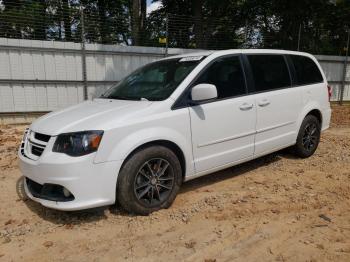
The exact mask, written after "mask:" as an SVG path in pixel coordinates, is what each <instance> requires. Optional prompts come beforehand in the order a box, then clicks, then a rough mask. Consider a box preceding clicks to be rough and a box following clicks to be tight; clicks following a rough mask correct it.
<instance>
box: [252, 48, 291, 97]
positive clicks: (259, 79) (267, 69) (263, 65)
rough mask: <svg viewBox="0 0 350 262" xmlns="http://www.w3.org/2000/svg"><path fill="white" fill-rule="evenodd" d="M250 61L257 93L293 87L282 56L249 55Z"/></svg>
mask: <svg viewBox="0 0 350 262" xmlns="http://www.w3.org/2000/svg"><path fill="white" fill-rule="evenodd" d="M248 60H249V62H250V66H251V69H252V73H253V78H254V83H255V91H256V92H260V91H265V90H273V89H278V88H283V87H289V86H290V85H291V82H290V76H289V72H288V68H287V65H286V62H285V60H284V57H283V56H282V55H248Z"/></svg>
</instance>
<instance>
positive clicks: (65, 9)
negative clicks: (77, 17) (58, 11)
mask: <svg viewBox="0 0 350 262" xmlns="http://www.w3.org/2000/svg"><path fill="white" fill-rule="evenodd" d="M69 11H70V10H69V5H68V0H62V21H63V23H64V36H65V40H66V41H72V31H71V24H70V12H69Z"/></svg>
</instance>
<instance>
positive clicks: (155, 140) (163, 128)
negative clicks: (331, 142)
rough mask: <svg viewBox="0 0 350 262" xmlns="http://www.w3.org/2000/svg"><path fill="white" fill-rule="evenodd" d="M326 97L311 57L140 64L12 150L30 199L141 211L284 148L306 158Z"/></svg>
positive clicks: (57, 205) (324, 123)
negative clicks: (187, 184)
mask: <svg viewBox="0 0 350 262" xmlns="http://www.w3.org/2000/svg"><path fill="white" fill-rule="evenodd" d="M330 94H331V90H330V87H329V86H328V85H327V81H326V78H325V75H324V73H323V72H322V69H321V67H320V65H319V63H318V62H317V60H316V59H315V58H314V57H313V56H312V55H310V54H306V53H299V52H292V51H282V50H254V49H251V50H225V51H217V52H201V53H194V54H186V55H179V56H173V57H169V58H165V59H162V60H160V61H157V62H153V63H150V64H148V65H145V66H143V67H141V68H140V69H138V70H136V71H135V72H133V73H132V74H130V75H129V76H127V77H125V78H124V79H123V80H122V81H121V82H119V83H118V84H116V85H115V86H112V87H111V88H110V89H109V90H107V91H106V92H105V93H104V94H103V95H102V96H101V97H99V98H97V99H93V100H92V101H86V102H84V103H81V104H79V105H76V106H72V107H70V108H67V109H64V110H61V111H58V112H52V113H49V114H47V115H45V116H43V117H41V118H39V119H38V120H36V121H34V122H33V123H32V125H31V126H30V127H29V129H28V130H27V131H26V132H25V135H24V138H23V141H22V143H21V146H20V149H19V153H18V155H19V159H20V161H19V162H20V168H21V171H22V173H23V176H24V178H25V179H24V180H25V183H24V187H25V191H26V193H27V195H28V196H29V198H31V199H33V200H34V201H37V202H39V203H41V204H42V205H44V206H46V207H50V208H54V209H59V210H80V209H86V208H92V207H98V206H103V205H111V204H114V203H116V202H118V203H119V204H120V205H121V206H122V207H123V208H124V209H125V210H126V211H128V212H132V213H136V214H143V215H144V214H149V213H150V212H153V211H155V210H158V209H161V208H167V207H169V206H170V205H171V203H172V202H173V200H174V199H175V197H176V194H177V193H178V191H179V189H180V186H181V184H182V183H183V182H184V181H187V180H190V179H193V178H196V177H199V176H203V175H206V174H209V173H213V172H215V171H218V170H220V169H224V168H227V167H231V166H234V165H237V164H239V163H242V162H246V161H248V160H251V159H254V158H257V157H260V156H263V155H266V154H269V153H271V152H274V151H277V150H280V149H282V148H286V147H293V149H294V152H295V153H296V155H298V156H300V157H303V158H305V157H309V156H311V155H312V154H313V153H314V152H315V150H316V148H317V146H318V143H319V140H320V133H321V131H322V130H325V129H327V128H328V127H329V123H330V116H331V109H330V103H329V98H330Z"/></svg>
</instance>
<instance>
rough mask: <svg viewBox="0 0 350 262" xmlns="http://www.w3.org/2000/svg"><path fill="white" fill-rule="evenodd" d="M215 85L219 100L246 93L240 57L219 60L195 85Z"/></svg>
mask: <svg viewBox="0 0 350 262" xmlns="http://www.w3.org/2000/svg"><path fill="white" fill-rule="evenodd" d="M198 84H213V85H215V86H216V89H217V92H218V99H223V98H228V97H234V96H239V95H243V94H245V93H246V88H245V80H244V74H243V70H242V67H241V63H240V59H239V57H238V56H231V57H225V58H219V59H218V60H216V61H215V62H213V63H212V64H211V65H210V66H209V67H208V68H206V69H205V70H204V72H202V73H201V75H200V76H199V78H198V79H197V80H196V81H195V83H194V85H198Z"/></svg>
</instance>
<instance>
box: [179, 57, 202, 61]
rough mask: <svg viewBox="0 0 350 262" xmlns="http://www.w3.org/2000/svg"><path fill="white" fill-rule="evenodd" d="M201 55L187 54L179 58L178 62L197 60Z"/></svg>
mask: <svg viewBox="0 0 350 262" xmlns="http://www.w3.org/2000/svg"><path fill="white" fill-rule="evenodd" d="M202 58H203V56H188V57H184V58H181V59H180V62H189V61H199V60H201V59H202Z"/></svg>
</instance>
